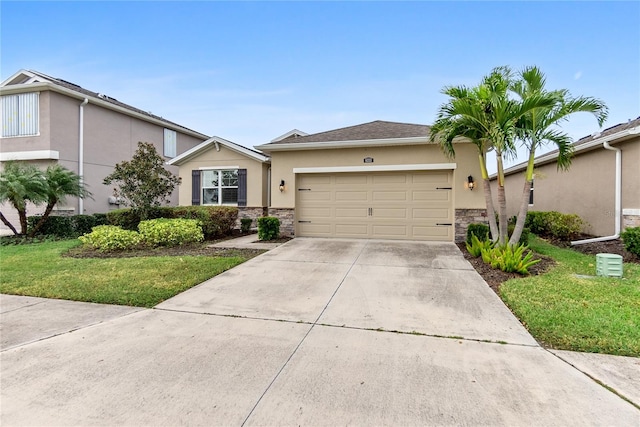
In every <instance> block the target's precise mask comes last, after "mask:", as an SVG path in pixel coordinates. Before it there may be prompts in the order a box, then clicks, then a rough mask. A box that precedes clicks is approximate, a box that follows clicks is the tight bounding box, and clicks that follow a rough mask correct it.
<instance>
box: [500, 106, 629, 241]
mask: <svg viewBox="0 0 640 427" xmlns="http://www.w3.org/2000/svg"><path fill="white" fill-rule="evenodd" d="M574 148H575V152H574V157H573V160H572V163H571V168H570V169H569V170H568V171H566V172H563V171H558V170H557V167H556V158H557V151H552V152H550V153H548V154H544V155H541V156H539V157H537V158H536V160H535V169H534V180H533V190H532V191H531V194H530V198H529V210H535V211H559V212H563V213H573V214H577V215H579V216H580V217H581V218H582V219H584V220H585V221H586V222H587V223H588V225H587V226H586V227H585V230H584V231H585V232H587V233H589V234H593V235H595V236H611V235H614V234H616V233H617V232H618V231H621V230H624V228H625V227H637V226H640V118H637V119H635V120H631V121H629V122H627V123H621V124H618V125H616V126H613V127H610V128H608V129H605V130H603V131H602V132H596V133H594V134H593V135H590V136H587V137H584V138H581V139H579V140H578V141H576V142H575V144H574ZM525 169H526V164H525V163H523V164H520V165H516V166H513V167H511V168H508V169H506V170H505V175H506V179H505V189H506V196H507V211H508V215H510V216H511V215H516V214H517V212H518V209H519V206H520V200H521V195H522V188H523V185H524V171H525ZM492 185H493V190H494V194H495V185H496V182H495V180H494V181H493V182H492Z"/></svg>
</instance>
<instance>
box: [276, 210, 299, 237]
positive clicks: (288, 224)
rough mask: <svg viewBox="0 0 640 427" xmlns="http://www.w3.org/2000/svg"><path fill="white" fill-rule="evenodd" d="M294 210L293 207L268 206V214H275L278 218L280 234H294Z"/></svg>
mask: <svg viewBox="0 0 640 427" xmlns="http://www.w3.org/2000/svg"><path fill="white" fill-rule="evenodd" d="M295 211H296V210H295V209H294V208H269V216H275V217H276V218H278V219H279V220H280V234H281V235H282V236H293V235H295V233H296V226H295V224H294V222H293V220H294V218H295Z"/></svg>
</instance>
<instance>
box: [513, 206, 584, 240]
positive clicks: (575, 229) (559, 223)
mask: <svg viewBox="0 0 640 427" xmlns="http://www.w3.org/2000/svg"><path fill="white" fill-rule="evenodd" d="M584 225H585V222H584V221H583V220H582V218H580V217H579V216H578V215H575V214H563V213H561V212H556V211H549V212H541V211H530V212H528V213H527V219H526V221H525V227H527V228H528V229H529V230H530V231H531V232H532V233H534V234H537V235H538V236H545V237H551V238H555V239H558V240H570V239H571V238H572V237H575V236H577V235H578V234H579V233H580V230H582V227H583V226H584Z"/></svg>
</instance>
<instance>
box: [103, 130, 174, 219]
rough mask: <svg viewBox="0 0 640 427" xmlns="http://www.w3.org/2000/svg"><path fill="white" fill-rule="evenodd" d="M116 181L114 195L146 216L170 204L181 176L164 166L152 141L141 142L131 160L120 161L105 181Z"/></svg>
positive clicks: (106, 182) (114, 182)
mask: <svg viewBox="0 0 640 427" xmlns="http://www.w3.org/2000/svg"><path fill="white" fill-rule="evenodd" d="M112 183H113V184H115V185H116V186H117V187H116V188H115V189H114V196H116V197H120V198H122V199H124V201H125V203H126V204H128V205H130V206H131V207H132V208H134V209H136V210H137V211H138V212H139V213H140V218H142V219H147V218H148V216H149V212H150V210H151V209H152V208H153V207H156V206H160V205H161V204H162V203H169V202H170V199H169V197H170V196H171V193H173V190H174V189H175V188H176V185H178V184H180V178H178V177H177V176H175V175H174V174H172V173H171V172H169V171H168V170H167V169H165V168H164V160H163V159H162V157H161V156H160V155H159V154H158V152H157V151H156V148H155V147H154V146H153V144H151V143H148V142H138V150H136V152H135V154H134V155H133V158H132V159H131V161H124V162H121V163H118V164H117V165H116V166H115V169H114V170H113V172H112V173H111V174H109V175H108V176H107V177H106V178H105V179H104V180H103V184H105V185H111V184H112Z"/></svg>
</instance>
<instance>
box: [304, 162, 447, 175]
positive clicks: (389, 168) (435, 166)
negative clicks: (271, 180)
mask: <svg viewBox="0 0 640 427" xmlns="http://www.w3.org/2000/svg"><path fill="white" fill-rule="evenodd" d="M456 166H457V165H456V163H422V164H415V165H375V166H327V167H313V168H293V173H340V172H396V171H430V170H445V169H448V170H452V169H456Z"/></svg>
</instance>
